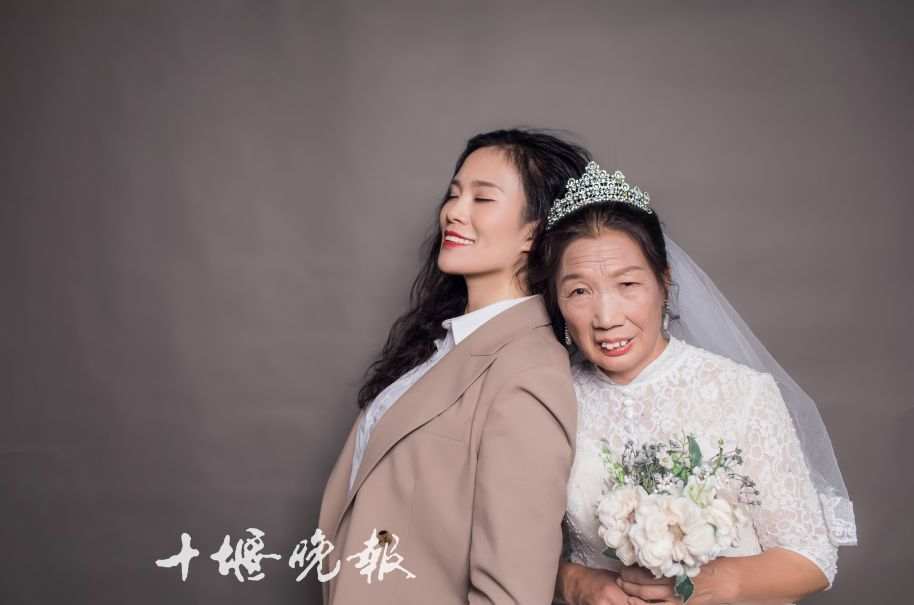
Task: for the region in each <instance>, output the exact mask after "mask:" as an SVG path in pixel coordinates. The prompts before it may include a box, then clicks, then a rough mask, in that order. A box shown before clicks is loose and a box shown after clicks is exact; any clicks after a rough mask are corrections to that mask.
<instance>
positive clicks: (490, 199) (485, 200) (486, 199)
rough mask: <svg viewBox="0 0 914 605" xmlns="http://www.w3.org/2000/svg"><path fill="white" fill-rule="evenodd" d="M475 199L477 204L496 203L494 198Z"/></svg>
mask: <svg viewBox="0 0 914 605" xmlns="http://www.w3.org/2000/svg"><path fill="white" fill-rule="evenodd" d="M474 199H475V200H476V201H477V202H494V201H495V200H493V199H492V198H488V197H477V198H474Z"/></svg>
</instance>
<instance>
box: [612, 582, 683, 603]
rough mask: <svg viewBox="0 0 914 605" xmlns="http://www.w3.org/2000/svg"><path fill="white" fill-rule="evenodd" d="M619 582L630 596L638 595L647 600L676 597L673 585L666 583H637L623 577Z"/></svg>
mask: <svg viewBox="0 0 914 605" xmlns="http://www.w3.org/2000/svg"><path fill="white" fill-rule="evenodd" d="M617 584H618V585H619V588H621V589H622V590H624V591H625V593H626V594H628V595H629V596H633V597H638V598H640V599H643V600H645V601H667V600H672V599H674V598H675V595H674V594H673V587H672V586H669V585H665V584H637V583H635V582H626V581H625V580H622V579H621V578H620V579H619V581H618V582H617Z"/></svg>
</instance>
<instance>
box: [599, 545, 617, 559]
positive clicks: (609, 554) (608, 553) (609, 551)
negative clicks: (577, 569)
mask: <svg viewBox="0 0 914 605" xmlns="http://www.w3.org/2000/svg"><path fill="white" fill-rule="evenodd" d="M603 554H604V555H606V556H607V557H609V558H610V559H615V560H616V561H618V560H619V557H617V556H616V549H615V548H612V547H611V546H607V547H606V548H604V549H603Z"/></svg>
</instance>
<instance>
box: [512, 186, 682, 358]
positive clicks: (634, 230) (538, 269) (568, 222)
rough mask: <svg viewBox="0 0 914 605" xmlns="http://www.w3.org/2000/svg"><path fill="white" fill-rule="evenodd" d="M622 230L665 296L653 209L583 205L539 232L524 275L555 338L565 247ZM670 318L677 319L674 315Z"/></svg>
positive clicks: (560, 323)
mask: <svg viewBox="0 0 914 605" xmlns="http://www.w3.org/2000/svg"><path fill="white" fill-rule="evenodd" d="M608 229H614V230H617V231H622V232H623V233H626V234H627V235H628V236H629V237H631V238H632V239H633V240H635V242H636V243H637V244H638V246H639V247H640V248H641V252H642V253H643V254H644V257H645V258H646V259H647V262H648V265H649V266H650V268H651V272H652V273H653V274H654V277H655V278H656V279H657V282H658V283H659V284H660V287H661V288H662V289H663V291H664V294H665V295H666V296H667V297H669V295H670V291H671V289H673V288H674V284H673V282H672V281H671V279H670V278H671V275H670V261H669V257H668V256H667V251H666V241H665V240H664V239H663V226H662V223H661V222H660V217H659V216H657V211H656V210H654V212H653V213H651V214H648V213H647V212H644V211H643V210H641V209H639V208H637V207H635V206H633V205H631V204H628V203H624V202H602V203H599V204H591V205H588V206H584V207H583V208H581V209H580V210H578V211H576V212H574V213H573V214H570V215H568V216H566V217H564V218H562V219H561V220H560V221H559V222H558V223H556V224H555V225H553V227H552V229H550V230H549V231H543V232H542V233H541V235H540V237H538V238H537V239H536V240H535V241H534V242H533V246H532V247H531V249H530V256H529V258H528V263H527V265H528V268H527V277H528V280H529V283H530V288H531V289H534V290H536V291H537V292H540V293H542V295H543V301H544V302H545V304H546V309H547V311H548V312H549V317H550V318H551V319H552V329H553V331H554V332H555V336H556V338H558V339H559V341H560V342H563V340H562V339H563V338H564V328H565V323H564V319H563V317H562V313H561V311H560V310H559V303H558V283H557V278H558V272H559V267H560V265H561V262H562V255H563V254H564V253H565V249H566V248H568V245H569V244H571V242H573V241H574V240H576V239H578V238H581V237H598V236H599V235H600V233H601V232H602V231H604V230H608ZM671 319H674V320H675V319H677V317H676V316H675V315H673V316H671Z"/></svg>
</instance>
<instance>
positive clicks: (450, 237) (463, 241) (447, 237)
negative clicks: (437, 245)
mask: <svg viewBox="0 0 914 605" xmlns="http://www.w3.org/2000/svg"><path fill="white" fill-rule="evenodd" d="M444 239H445V240H447V241H449V242H455V243H458V244H472V243H473V240H471V239H464V238H462V237H457V236H456V235H445V236H444Z"/></svg>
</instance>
